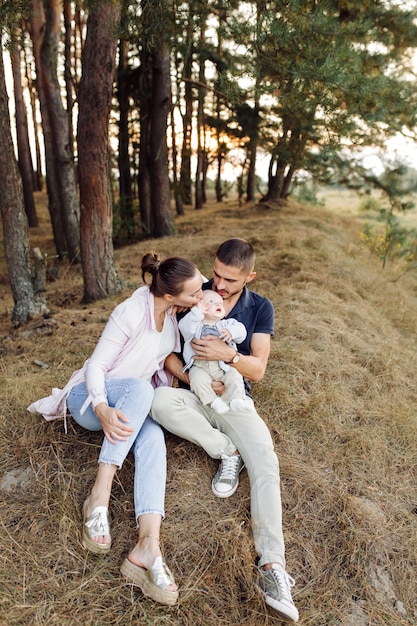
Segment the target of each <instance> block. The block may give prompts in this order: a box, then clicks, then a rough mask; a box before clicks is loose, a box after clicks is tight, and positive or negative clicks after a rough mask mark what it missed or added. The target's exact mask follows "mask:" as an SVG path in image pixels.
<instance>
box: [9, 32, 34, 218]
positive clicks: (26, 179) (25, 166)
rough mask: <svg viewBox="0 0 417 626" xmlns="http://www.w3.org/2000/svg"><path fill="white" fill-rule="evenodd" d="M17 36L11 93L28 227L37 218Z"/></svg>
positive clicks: (12, 62) (13, 49)
mask: <svg viewBox="0 0 417 626" xmlns="http://www.w3.org/2000/svg"><path fill="white" fill-rule="evenodd" d="M17 35H18V32H17V30H16V32H15V37H14V38H13V43H12V49H11V52H10V60H11V64H12V73H13V93H14V103H15V112H16V137H17V153H18V163H19V170H20V175H21V177H22V185H23V198H24V204H25V211H26V215H27V218H28V222H29V226H37V225H38V216H37V215H36V208H35V200H34V197H33V179H34V176H33V164H32V158H31V154H30V146H29V131H28V121H27V113H26V108H25V103H24V100H23V89H22V78H21V54H20V48H19V45H18V42H17Z"/></svg>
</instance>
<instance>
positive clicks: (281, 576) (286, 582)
mask: <svg viewBox="0 0 417 626" xmlns="http://www.w3.org/2000/svg"><path fill="white" fill-rule="evenodd" d="M271 572H272V576H273V577H274V580H275V582H276V583H277V585H278V588H279V592H280V595H281V598H285V599H286V600H289V601H290V602H291V603H292V601H293V600H292V596H291V587H294V585H295V580H294V578H292V577H291V576H290V575H289V574H287V572H284V571H280V570H279V569H278V568H275V567H272V569H271Z"/></svg>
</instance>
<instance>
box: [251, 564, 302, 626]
mask: <svg viewBox="0 0 417 626" xmlns="http://www.w3.org/2000/svg"><path fill="white" fill-rule="evenodd" d="M258 585H259V588H260V590H261V592H262V595H263V597H264V599H265V602H266V604H268V606H270V607H272V608H273V609H275V611H276V612H277V613H278V614H279V615H280V616H281V617H283V618H284V619H287V620H289V621H290V622H298V617H299V616H298V611H297V607H296V606H295V604H294V601H293V599H292V597H291V587H294V585H295V580H294V579H293V578H291V576H289V575H288V574H287V572H286V571H285V570H284V568H283V567H280V566H279V565H278V564H277V563H273V564H272V567H271V569H268V570H264V569H263V568H262V567H260V568H259V581H258Z"/></svg>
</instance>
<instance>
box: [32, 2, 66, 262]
mask: <svg viewBox="0 0 417 626" xmlns="http://www.w3.org/2000/svg"><path fill="white" fill-rule="evenodd" d="M45 26H46V17H45V12H44V9H43V1H42V0H33V1H32V13H31V21H30V36H31V39H32V45H33V56H34V59H35V67H36V89H37V92H38V96H39V104H40V110H41V118H42V131H43V142H44V147H45V168H46V188H47V192H48V211H49V216H50V218H51V225H52V233H53V237H54V244H55V249H56V252H57V255H58V258H60V259H63V258H64V257H65V254H66V251H67V243H66V239H65V232H64V227H63V224H62V219H61V209H60V206H61V205H60V199H59V184H58V174H57V171H56V163H55V157H54V149H53V137H52V128H51V122H50V116H49V111H48V104H47V94H46V91H45V88H44V81H43V65H42V58H41V49H42V42H43V38H44V32H45Z"/></svg>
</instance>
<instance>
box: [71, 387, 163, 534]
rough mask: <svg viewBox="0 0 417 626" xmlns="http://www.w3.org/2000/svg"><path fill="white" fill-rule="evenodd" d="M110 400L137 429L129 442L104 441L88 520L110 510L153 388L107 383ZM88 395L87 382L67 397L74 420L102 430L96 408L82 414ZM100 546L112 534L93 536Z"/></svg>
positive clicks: (88, 503) (88, 502)
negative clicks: (103, 509) (119, 473)
mask: <svg viewBox="0 0 417 626" xmlns="http://www.w3.org/2000/svg"><path fill="white" fill-rule="evenodd" d="M106 390H107V398H108V402H109V405H110V406H114V407H117V408H119V409H121V410H122V411H123V412H124V413H125V414H126V416H127V417H128V419H129V423H130V426H131V427H132V428H133V433H132V435H131V436H130V437H129V438H128V439H127V440H126V441H118V442H116V443H114V444H113V443H110V442H109V441H108V440H107V439H106V438H104V440H103V444H102V448H101V452H100V456H99V459H98V463H99V466H98V471H97V475H96V479H95V482H94V485H93V487H92V489H91V493H90V495H89V496H88V498H87V500H86V502H85V504H84V509H83V512H84V518H85V519H87V518H88V517H90V515H91V514H92V513H93V511H94V509H96V508H97V507H100V506H104V507H106V508H108V506H109V501H110V494H111V487H112V483H113V478H114V475H115V473H116V470H117V469H118V468H120V467H121V466H122V464H123V461H124V460H125V458H126V456H127V454H128V452H129V450H130V448H131V447H132V445H133V443H134V441H135V439H136V437H137V434H138V432H139V431H140V429H141V427H142V425H143V422H144V421H145V419H146V416H147V414H148V412H149V409H150V406H151V402H152V399H153V388H152V386H151V385H150V384H149V383H148V382H146V381H144V380H140V379H136V378H132V379H113V380H109V381H107V382H106ZM87 396H88V393H87V390H86V387H85V384H84V383H81V384H80V385H77V386H76V387H74V388H73V389H72V391H71V392H70V394H69V395H68V398H67V406H68V410H69V412H70V413H71V415H72V417H73V418H74V420H75V421H76V422H77V423H78V424H80V425H81V426H83V427H84V428H86V429H87V430H92V431H98V430H101V423H100V420H99V419H98V417H97V416H96V414H95V413H94V410H93V408H92V407H91V405H89V406H88V407H87V409H86V411H85V412H84V413H83V414H82V415H81V414H80V409H81V407H82V406H83V404H84V402H85V400H86V399H87ZM91 538H92V540H93V541H95V542H97V543H99V544H109V543H110V537H109V536H108V535H99V536H96V537H91Z"/></svg>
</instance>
